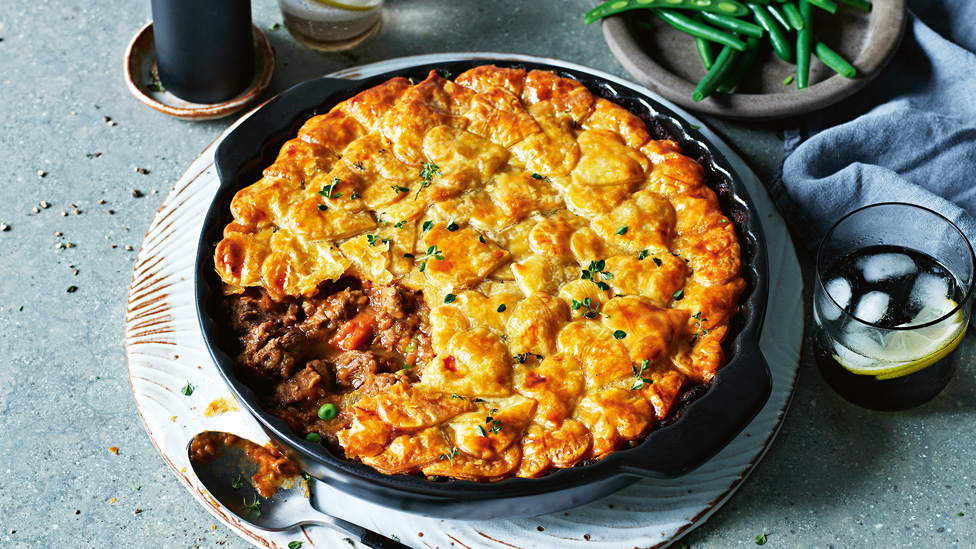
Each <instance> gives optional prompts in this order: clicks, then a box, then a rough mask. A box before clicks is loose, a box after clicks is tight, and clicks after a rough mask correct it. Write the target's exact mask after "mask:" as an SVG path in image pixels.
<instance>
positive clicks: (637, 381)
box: [630, 358, 654, 391]
mask: <svg viewBox="0 0 976 549" xmlns="http://www.w3.org/2000/svg"><path fill="white" fill-rule="evenodd" d="M650 366H651V362H650V361H649V360H647V359H646V358H645V359H644V360H642V361H641V363H640V369H639V370H638V369H637V365H636V364H632V365H631V367H632V368H633V369H634V384H633V385H631V386H630V390H631V391H639V390H641V389H643V388H644V385H651V384H653V383H654V380H653V379H651V378H647V377H642V376H643V374H644V370H646V369H648V368H649V367H650Z"/></svg>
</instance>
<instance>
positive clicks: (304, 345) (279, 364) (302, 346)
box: [240, 321, 310, 379]
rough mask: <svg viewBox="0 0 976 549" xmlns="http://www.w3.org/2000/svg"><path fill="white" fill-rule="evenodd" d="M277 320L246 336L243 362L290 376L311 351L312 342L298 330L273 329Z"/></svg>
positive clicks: (274, 374) (281, 376)
mask: <svg viewBox="0 0 976 549" xmlns="http://www.w3.org/2000/svg"><path fill="white" fill-rule="evenodd" d="M272 330H274V322H273V321H267V322H264V323H262V324H261V325H259V326H257V327H256V328H255V329H253V330H251V331H250V332H248V333H247V334H245V336H244V353H242V355H241V357H240V358H242V359H243V362H244V365H245V366H248V367H250V368H253V369H255V370H257V371H259V372H261V373H263V374H265V375H267V376H270V377H273V378H278V379H287V378H289V377H291V374H292V372H293V371H294V369H295V366H296V365H298V364H300V363H301V362H302V361H303V360H304V358H305V357H306V356H307V355H308V352H309V348H310V345H309V342H308V339H307V338H306V337H305V334H303V333H302V332H301V331H299V330H284V331H278V332H272Z"/></svg>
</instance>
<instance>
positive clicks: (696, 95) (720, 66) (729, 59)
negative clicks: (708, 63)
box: [691, 46, 739, 103]
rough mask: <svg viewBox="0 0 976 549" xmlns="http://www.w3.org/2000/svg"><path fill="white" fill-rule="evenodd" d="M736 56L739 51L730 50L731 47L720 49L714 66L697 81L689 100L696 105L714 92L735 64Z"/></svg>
mask: <svg viewBox="0 0 976 549" xmlns="http://www.w3.org/2000/svg"><path fill="white" fill-rule="evenodd" d="M738 56H739V51H738V50H736V49H734V48H732V46H725V47H724V48H722V51H721V52H720V53H719V54H718V57H716V58H715V64H714V65H712V68H711V69H709V71H708V74H706V75H705V76H704V77H703V78H702V79H701V80H699V81H698V85H697V86H695V91H694V92H693V93H692V94H691V99H692V100H693V101H695V102H696V103H697V102H698V101H701V100H702V99H705V98H706V97H708V96H709V95H710V94H711V93H712V92H713V91H715V89H716V88H718V85H719V84H721V83H722V81H723V80H724V79H725V77H726V75H728V74H729V71H730V70H732V66H733V65H734V64H735V60H736V58H737V57H738Z"/></svg>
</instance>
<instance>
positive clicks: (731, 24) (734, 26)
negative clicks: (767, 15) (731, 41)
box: [701, 11, 763, 38]
mask: <svg viewBox="0 0 976 549" xmlns="http://www.w3.org/2000/svg"><path fill="white" fill-rule="evenodd" d="M701 17H702V19H704V20H705V21H706V22H708V23H711V24H713V25H715V26H716V27H719V28H722V29H725V30H730V31H733V32H737V33H739V34H743V35H745V36H755V37H756V38H759V37H761V36H762V35H763V28H762V27H760V26H759V25H754V24H752V23H750V22H748V21H743V20H742V19H736V18H735V17H729V16H728V15H722V14H718V13H709V12H707V11H703V12H701Z"/></svg>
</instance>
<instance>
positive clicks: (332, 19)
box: [278, 0, 384, 51]
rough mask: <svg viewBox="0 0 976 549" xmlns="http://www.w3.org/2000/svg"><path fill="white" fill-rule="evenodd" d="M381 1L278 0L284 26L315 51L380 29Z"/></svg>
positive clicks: (347, 44) (344, 45) (355, 41)
mask: <svg viewBox="0 0 976 549" xmlns="http://www.w3.org/2000/svg"><path fill="white" fill-rule="evenodd" d="M383 1H384V0H278V5H279V7H281V15H282V17H283V18H284V21H285V28H287V29H288V32H289V33H290V34H291V35H292V37H293V38H295V40H297V41H298V42H299V43H301V44H303V45H305V46H307V47H309V48H312V49H313V50H318V51H341V50H347V49H349V48H352V47H354V46H357V45H359V44H361V43H362V42H364V41H366V40H367V39H369V38H370V37H371V36H373V35H374V34H376V33H377V32H378V31H379V29H380V22H381V20H382V14H383Z"/></svg>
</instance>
